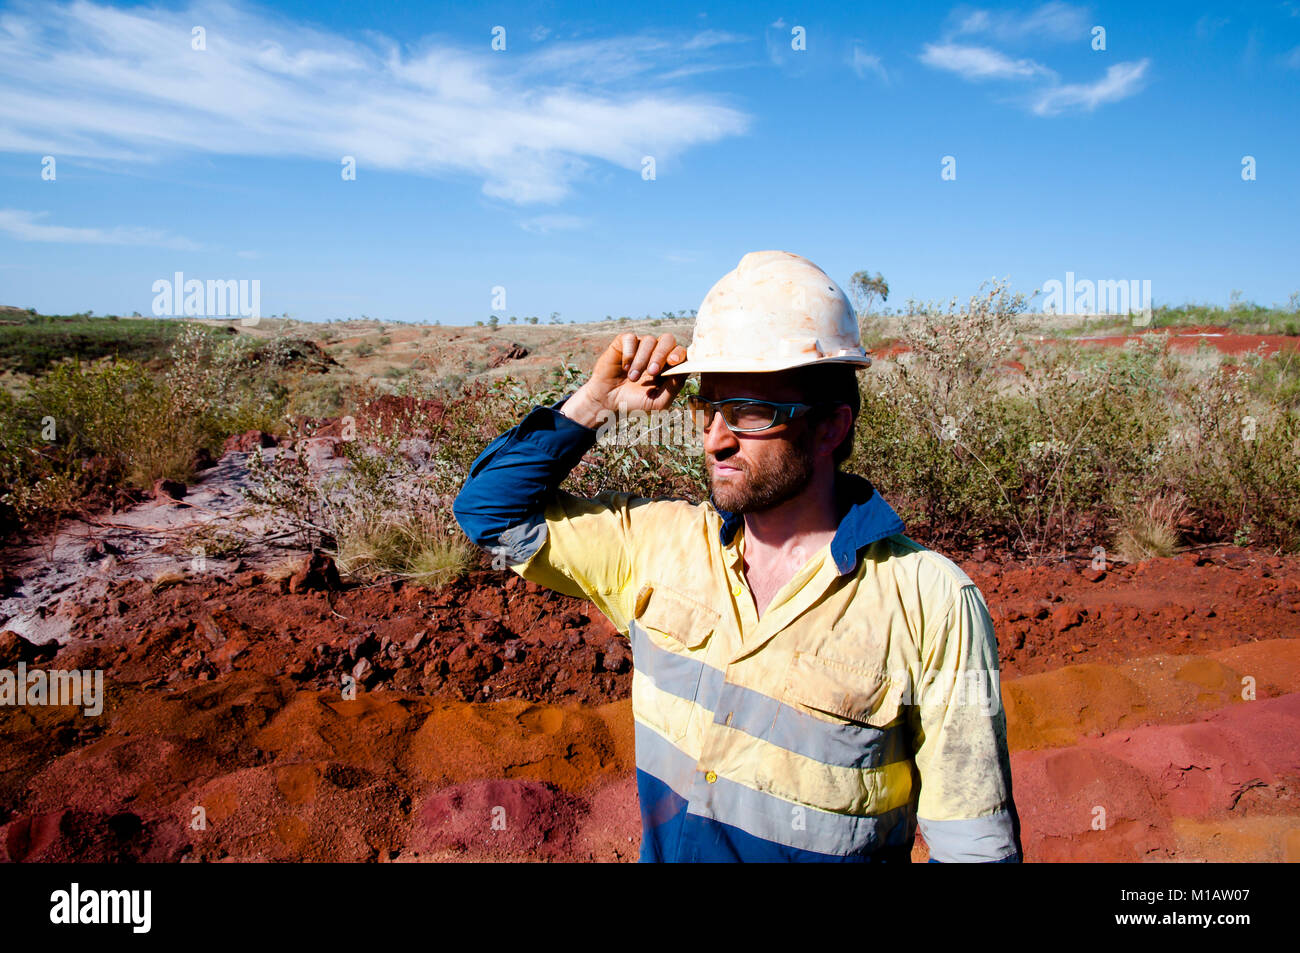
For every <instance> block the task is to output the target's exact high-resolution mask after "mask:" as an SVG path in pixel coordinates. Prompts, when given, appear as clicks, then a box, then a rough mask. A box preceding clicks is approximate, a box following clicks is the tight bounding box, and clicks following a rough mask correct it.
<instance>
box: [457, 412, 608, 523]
mask: <svg viewBox="0 0 1300 953" xmlns="http://www.w3.org/2000/svg"><path fill="white" fill-rule="evenodd" d="M572 396H573V395H572V394H571V393H570V394H565V395H564V396H563V397H561V398H560V399H559V400H557V401H556V402H555V403H553V404H551V405H549V406H545V407H535V408H533V409H532V410H531V411H529V413H528V416H526V417H525V418H524V419H523V420H522V421H520V423H519V424H518V425H517V426H515V427H512V428H511V429H509V430H507V431H506V432H505V433H503V434H502V435H501V436H499V437H497V438H496V439H495V440H493V441H492V442H491V443H490V444H488V445H487V447H486V448H484V450H483V452H482V453H480V454H479V455H478V457H476V458H475V460H474V462H473V464H471V465H470V468H469V478H468V479H467V480H466V481H465V485H464V486H463V487H461V490H460V493H458V494H457V495H456V499H455V501H454V502H453V503H452V505H451V511H452V514H453V515H454V516H455V517H456V522H458V523H459V524H460V528H461V529H463V530H464V531H465V535H466V536H468V537H469V538H470V539H471V540H473V542H474V543H475V544H476V545H478V546H482V547H485V548H488V547H494V546H496V545H497V542H498V540H499V539H500V537H501V534H502V533H503V532H505V531H506V530H507V529H510V528H511V527H518V526H519V525H520V524H522V523H525V522H526V521H527V520H529V519H530V518H536V516H537V514H538V513H540V512H541V511H542V510H544V509H545V508H546V504H547V501H548V500H549V499H550V498H551V496H552V495H553V494H554V493H555V491H556V490H557V489H559V486H560V484H561V483H563V482H564V478H565V477H566V476H568V474H569V471H570V470H572V469H573V468H574V467H575V466H577V465H578V462H579V461H580V460H581V459H582V455H583V454H584V453H586V452H587V451H588V450H590V449H591V448H592V447H593V446H594V445H595V443H596V438H597V436H598V435H599V434H598V431H596V430H593V429H592V428H590V427H584V426H583V425H582V424H580V423H578V422H577V421H575V420H570V419H569V418H568V417H566V416H564V415H563V414H561V413H560V408H561V407H562V406H564V402H565V401H566V400H568V399H569V398H570V397H572Z"/></svg>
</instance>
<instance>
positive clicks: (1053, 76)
mask: <svg viewBox="0 0 1300 953" xmlns="http://www.w3.org/2000/svg"><path fill="white" fill-rule="evenodd" d="M1202 20H1205V18H1202ZM1089 23H1090V20H1089V11H1088V9H1087V8H1086V7H1078V6H1072V5H1070V4H1068V3H1061V2H1051V3H1045V4H1042V5H1041V6H1038V7H1035V8H1033V9H1030V10H1023V11H990V10H985V9H976V8H971V7H961V8H958V9H957V10H954V11H953V12H952V14H951V15H950V16H949V18H948V27H947V29H946V30H945V31H944V34H943V37H942V39H941V40H940V41H939V42H937V43H927V44H925V46H924V47H922V49H921V55H920V60H921V62H922V63H924V64H925V65H926V66H929V67H931V68H933V69H940V70H945V71H947V72H950V73H955V74H956V75H958V76H960V77H961V78H962V79H964V80H966V81H968V82H979V81H983V80H1006V81H1012V82H1017V83H1022V84H1025V88H1026V89H1027V90H1028V92H1027V93H1025V94H1022V95H1018V96H1016V97H1015V98H1014V99H1013V101H1014V102H1018V103H1020V104H1022V105H1023V106H1025V107H1026V108H1028V109H1029V110H1030V111H1031V112H1033V113H1034V114H1036V115H1039V116H1055V115H1059V114H1060V113H1063V112H1065V111H1067V110H1072V109H1081V110H1087V111H1091V110H1093V109H1096V108H1097V107H1098V106H1100V105H1102V104H1104V103H1112V102H1117V101H1118V100H1121V99H1127V98H1128V97H1129V96H1133V95H1135V94H1136V93H1137V92H1139V91H1140V90H1141V89H1142V86H1143V82H1144V80H1145V77H1146V73H1147V67H1148V66H1149V65H1150V60H1148V59H1143V60H1139V61H1136V62H1124V63H1116V64H1114V65H1112V66H1111V67H1109V68H1108V69H1107V70H1106V73H1105V75H1104V76H1102V77H1101V78H1100V79H1097V80H1094V81H1092V82H1084V83H1064V82H1062V79H1061V77H1060V75H1059V74H1058V73H1057V72H1056V71H1055V70H1053V69H1051V68H1050V67H1048V66H1045V65H1044V64H1042V63H1040V62H1038V60H1036V59H1030V58H1028V57H1023V56H1020V57H1018V56H1013V55H1011V54H1008V53H1005V52H1003V51H1002V50H1000V49H996V48H994V47H993V46H990V45H987V44H985V45H975V44H974V43H972V42H968V41H965V40H962V39H961V38H962V37H976V36H986V37H989V38H992V39H995V40H997V41H999V43H1000V44H1007V45H1014V44H1016V43H1020V42H1029V41H1033V42H1036V43H1040V44H1041V43H1042V42H1045V41H1061V40H1071V39H1080V38H1082V37H1086V36H1088V34H1089V32H1090V27H1089ZM1207 27H1212V28H1214V29H1217V25H1216V24H1214V23H1209V22H1208V21H1207ZM1201 28H1202V27H1201V26H1200V25H1198V27H1197V29H1198V30H1200V29H1201Z"/></svg>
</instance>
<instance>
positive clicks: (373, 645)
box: [348, 632, 379, 662]
mask: <svg viewBox="0 0 1300 953" xmlns="http://www.w3.org/2000/svg"><path fill="white" fill-rule="evenodd" d="M378 648H379V641H378V640H377V639H376V638H375V633H373V632H367V633H366V634H365V635H358V636H357V637H356V638H354V639H353V640H352V641H351V642H349V643H348V658H349V659H351V660H352V661H353V662H359V661H360V660H361V659H363V658H369V657H370V656H371V655H374V654H375V651H376V650H377V649H378Z"/></svg>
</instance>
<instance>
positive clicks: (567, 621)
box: [559, 609, 591, 629]
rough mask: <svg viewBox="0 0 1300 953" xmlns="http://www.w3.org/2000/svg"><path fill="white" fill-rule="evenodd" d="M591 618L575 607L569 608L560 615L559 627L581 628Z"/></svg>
mask: <svg viewBox="0 0 1300 953" xmlns="http://www.w3.org/2000/svg"><path fill="white" fill-rule="evenodd" d="M590 621H591V620H590V619H588V618H587V616H586V615H584V614H583V613H581V612H579V611H578V610H577V609H569V610H568V611H567V612H564V613H562V614H561V615H560V619H559V622H560V628H562V629H581V628H583V627H584V626H585V625H587V623H588V622H590Z"/></svg>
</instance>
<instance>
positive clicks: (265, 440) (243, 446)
mask: <svg viewBox="0 0 1300 953" xmlns="http://www.w3.org/2000/svg"><path fill="white" fill-rule="evenodd" d="M275 445H276V440H275V437H273V436H272V435H271V434H269V433H267V432H266V431H265V430H249V431H246V432H245V433H241V434H236V435H234V436H231V437H227V438H226V442H225V443H224V444H222V446H221V452H222V453H232V452H233V453H251V452H252V451H254V450H260V449H262V448H263V447H274V446H275Z"/></svg>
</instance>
